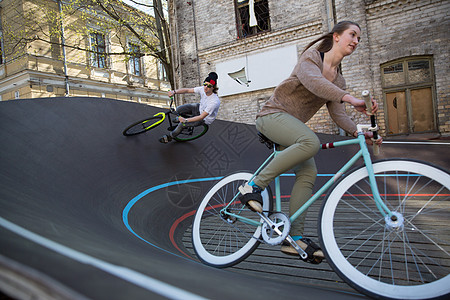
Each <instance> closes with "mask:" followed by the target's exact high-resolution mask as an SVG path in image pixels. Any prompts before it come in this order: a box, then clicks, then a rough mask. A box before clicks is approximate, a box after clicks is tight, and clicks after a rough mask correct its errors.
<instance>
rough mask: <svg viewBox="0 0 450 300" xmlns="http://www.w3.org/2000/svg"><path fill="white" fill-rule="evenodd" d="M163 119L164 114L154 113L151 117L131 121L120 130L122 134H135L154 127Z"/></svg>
mask: <svg viewBox="0 0 450 300" xmlns="http://www.w3.org/2000/svg"><path fill="white" fill-rule="evenodd" d="M162 121H164V115H162V114H161V115H155V116H153V117H150V118H147V119H144V120H141V121H139V122H136V123H133V124H131V125H130V126H128V127H127V128H125V130H124V131H123V132H122V134H123V135H124V136H131V135H136V134H139V133H143V132H146V131H148V130H150V129H153V128H155V127H156V126H158V125H159V124H161V122H162Z"/></svg>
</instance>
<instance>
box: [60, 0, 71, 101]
mask: <svg viewBox="0 0 450 300" xmlns="http://www.w3.org/2000/svg"><path fill="white" fill-rule="evenodd" d="M58 8H59V15H60V18H61V19H60V20H61V24H60V25H61V44H62V53H63V64H64V77H65V78H64V83H65V87H66V93H65V95H64V96H65V97H69V96H70V94H69V92H70V90H69V75H67V62H66V47H65V44H66V40H65V38H64V25H63V20H62V4H61V0H58Z"/></svg>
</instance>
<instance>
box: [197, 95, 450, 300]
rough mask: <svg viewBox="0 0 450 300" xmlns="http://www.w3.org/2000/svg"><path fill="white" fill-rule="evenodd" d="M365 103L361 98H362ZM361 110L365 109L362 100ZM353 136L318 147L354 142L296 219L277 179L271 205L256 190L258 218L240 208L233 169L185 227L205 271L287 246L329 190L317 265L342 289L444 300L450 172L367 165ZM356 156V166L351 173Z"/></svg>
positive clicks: (406, 163) (449, 260) (242, 179)
mask: <svg viewBox="0 0 450 300" xmlns="http://www.w3.org/2000/svg"><path fill="white" fill-rule="evenodd" d="M364 96H365V98H366V99H370V96H368V95H367V93H366V94H365V95H364ZM366 103H370V100H369V101H367V102H366ZM371 120H372V124H371V125H358V132H359V134H358V137H357V138H355V139H351V140H345V141H339V142H335V143H331V144H323V145H322V148H323V149H328V148H333V147H341V146H347V145H359V148H360V149H359V150H358V151H357V153H356V154H355V155H354V156H353V157H352V158H351V159H350V160H349V161H348V162H347V163H346V164H345V165H344V166H342V168H341V169H340V170H339V171H338V172H337V173H336V175H335V176H334V177H333V178H331V179H330V180H329V181H328V182H327V183H325V184H324V185H323V186H322V187H321V188H320V189H319V190H318V191H317V192H316V193H315V194H314V195H313V196H312V197H311V198H310V200H309V201H307V202H306V203H305V204H304V205H303V206H302V207H301V208H300V209H299V210H298V211H297V212H296V213H295V214H293V215H292V216H291V217H288V216H286V215H285V214H284V213H283V212H282V211H281V196H280V181H279V178H276V179H275V185H274V186H275V208H273V201H272V199H273V197H272V192H271V190H270V188H266V189H265V190H264V191H263V192H262V197H263V213H256V212H254V211H251V210H250V209H249V208H247V207H246V206H245V205H243V204H242V203H241V202H240V201H239V195H240V193H239V191H238V188H239V186H241V185H243V184H245V183H246V182H250V181H252V180H253V178H254V177H255V176H256V174H258V172H259V171H260V170H261V169H262V168H263V167H264V166H265V165H266V164H267V163H268V162H269V161H270V159H271V158H273V157H274V156H275V155H277V153H278V152H279V151H278V150H276V149H274V152H273V153H272V154H271V155H270V156H269V158H268V159H267V160H266V161H265V162H264V163H263V164H262V165H261V166H260V167H259V169H258V170H257V171H256V172H255V173H254V174H252V173H245V172H239V173H235V174H232V175H229V176H227V177H225V178H223V179H222V180H220V181H219V182H217V183H216V184H215V185H214V186H213V187H212V188H211V189H210V191H209V192H208V193H207V194H206V196H205V197H204V198H203V200H202V202H201V203H200V205H199V207H198V210H197V211H196V214H195V217H194V221H193V226H192V241H193V246H194V250H195V252H196V254H197V256H198V258H199V259H200V260H201V261H202V262H203V263H205V264H207V265H210V266H214V267H219V268H224V267H229V266H233V265H235V264H237V263H239V262H241V261H242V260H244V259H245V258H247V257H248V256H249V255H250V254H251V253H252V252H253V251H254V250H255V249H256V248H257V247H258V245H259V244H260V243H261V242H263V243H266V244H269V245H278V244H281V243H282V242H283V241H284V240H287V241H288V242H290V243H291V245H293V246H294V248H296V249H297V251H298V252H299V255H300V258H301V259H303V260H307V259H308V257H307V256H308V254H307V253H305V252H304V251H303V250H302V249H301V248H300V247H298V246H297V247H295V246H296V244H295V242H293V240H292V238H291V236H290V235H289V229H290V224H291V222H292V221H293V220H295V219H296V218H297V217H298V216H299V215H300V214H302V213H304V212H305V211H306V210H307V208H308V207H309V206H310V205H311V204H313V203H314V202H315V201H316V200H317V199H319V198H320V197H321V195H322V194H324V193H325V192H327V191H328V194H327V196H326V199H325V200H324V201H323V203H322V208H321V210H320V214H319V219H318V224H317V227H318V235H319V241H320V244H321V247H322V250H323V252H324V254H325V258H326V260H327V261H328V263H329V264H330V266H331V267H332V268H333V270H334V271H335V272H336V273H337V274H338V275H339V276H340V277H341V278H342V279H343V280H344V281H346V282H347V283H348V284H349V285H350V286H352V287H354V288H355V289H357V290H359V291H360V292H362V293H364V294H366V295H368V296H371V297H376V298H381V299H433V298H447V299H448V297H449V294H450V275H449V273H450V272H449V271H450V254H449V253H450V229H449V226H448V225H449V220H450V175H449V173H448V172H447V171H445V170H442V169H440V168H437V167H434V166H432V165H430V164H429V163H426V162H419V161H414V160H406V159H386V160H381V161H377V162H373V163H372V160H371V156H370V152H369V150H368V148H367V145H366V142H365V138H364V135H363V131H364V130H371V131H373V132H376V129H377V126H376V124H375V117H374V116H371ZM360 158H362V159H363V161H364V165H363V166H361V167H358V168H356V169H352V170H350V168H351V167H352V166H353V165H354V164H355V163H356V161H358V160H359V159H360Z"/></svg>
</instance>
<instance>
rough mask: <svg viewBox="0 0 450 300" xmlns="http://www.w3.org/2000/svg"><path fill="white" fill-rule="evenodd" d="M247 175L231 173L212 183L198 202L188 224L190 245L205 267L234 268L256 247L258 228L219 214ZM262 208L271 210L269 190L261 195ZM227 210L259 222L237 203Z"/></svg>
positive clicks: (253, 213)
mask: <svg viewBox="0 0 450 300" xmlns="http://www.w3.org/2000/svg"><path fill="white" fill-rule="evenodd" d="M251 177H252V174H250V173H245V172H241V173H235V174H232V175H229V176H227V177H225V178H223V179H222V180H220V181H219V182H218V183H216V184H215V185H214V186H213V187H212V188H211V189H210V190H209V192H208V193H207V194H206V195H205V197H204V198H203V200H202V202H201V203H200V205H199V207H198V209H197V211H196V213H195V217H194V221H193V224H192V243H193V246H194V250H195V253H196V254H197V257H198V258H199V259H200V260H201V261H202V262H203V263H205V264H207V265H209V266H213V267H217V268H225V267H229V266H232V265H235V264H237V263H239V262H241V261H242V260H244V259H246V258H247V257H248V256H249V255H250V254H251V253H252V252H253V251H254V250H255V249H256V248H257V247H258V245H259V243H260V238H261V226H258V227H256V226H254V225H248V224H245V223H243V222H240V221H239V220H236V219H234V220H233V218H226V217H224V216H222V215H221V213H220V210H221V208H223V207H224V206H225V205H227V204H228V202H229V201H231V199H233V197H234V196H235V195H237V194H239V192H238V187H239V186H240V185H242V184H243V183H245V182H248V181H249V180H250V179H251ZM262 197H263V209H264V210H265V211H269V210H271V209H272V201H269V199H270V200H271V199H272V193H271V191H270V188H269V187H268V188H266V189H265V190H264V191H263V192H262ZM229 211H231V212H233V213H235V214H240V215H243V216H245V217H248V218H250V219H252V220H256V221H257V222H260V221H261V220H260V217H259V216H258V215H257V214H256V213H255V212H253V211H251V210H249V209H248V208H247V207H245V206H243V205H242V204H241V203H240V201H239V200H236V201H234V202H233V203H232V204H231V205H230V206H229Z"/></svg>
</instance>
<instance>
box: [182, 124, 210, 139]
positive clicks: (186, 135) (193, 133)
mask: <svg viewBox="0 0 450 300" xmlns="http://www.w3.org/2000/svg"><path fill="white" fill-rule="evenodd" d="M208 128H209V126H208V125H207V124H202V125H200V126H195V127H186V128H184V129H183V130H182V131H181V132H180V134H179V135H177V136H176V137H174V139H175V140H176V141H178V142H187V141H192V140H195V139H198V138H199V137H201V136H203V135H204V134H205V133H206V132H207V131H208Z"/></svg>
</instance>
